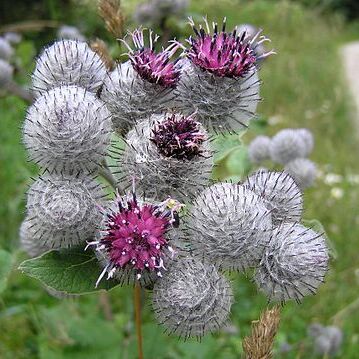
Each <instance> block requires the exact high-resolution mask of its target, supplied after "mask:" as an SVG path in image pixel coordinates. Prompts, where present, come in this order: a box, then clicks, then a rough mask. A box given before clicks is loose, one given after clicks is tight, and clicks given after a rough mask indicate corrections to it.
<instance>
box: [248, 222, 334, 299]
mask: <svg viewBox="0 0 359 359" xmlns="http://www.w3.org/2000/svg"><path fill="white" fill-rule="evenodd" d="M328 260H329V256H328V248H327V245H326V242H325V238H324V236H323V235H322V234H320V233H316V232H315V231H313V230H312V229H310V228H306V227H304V226H303V225H301V224H299V223H283V224H281V225H279V226H278V227H277V228H276V229H274V230H273V233H272V235H271V239H270V242H269V244H268V246H267V247H266V249H265V252H264V255H263V257H262V260H261V262H260V265H259V266H258V268H257V270H256V274H255V281H256V283H257V286H258V288H259V289H260V290H261V291H262V292H264V293H265V294H266V295H267V296H268V298H269V299H270V300H273V301H281V302H285V301H287V300H295V301H296V302H300V301H301V299H302V298H303V297H304V296H307V295H313V294H315V293H316V291H317V289H318V287H319V286H320V285H321V284H322V282H323V280H324V276H325V274H326V272H327V270H328Z"/></svg>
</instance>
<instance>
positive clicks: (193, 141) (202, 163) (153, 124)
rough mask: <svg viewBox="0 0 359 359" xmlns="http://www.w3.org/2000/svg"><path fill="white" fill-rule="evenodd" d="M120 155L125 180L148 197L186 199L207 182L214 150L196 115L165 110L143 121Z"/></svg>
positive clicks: (128, 137)
mask: <svg viewBox="0 0 359 359" xmlns="http://www.w3.org/2000/svg"><path fill="white" fill-rule="evenodd" d="M126 143H127V147H126V148H125V151H124V154H123V156H122V158H121V161H122V167H121V168H122V171H121V174H122V175H123V176H124V178H123V180H124V182H125V183H127V185H128V186H129V185H130V183H131V180H132V178H133V177H134V178H136V179H137V180H138V189H139V190H140V191H141V192H142V193H146V196H147V197H148V198H152V199H157V200H158V199H160V198H163V197H164V196H171V197H174V198H176V199H178V200H179V201H181V202H186V201H187V200H188V199H189V198H191V197H192V196H194V195H195V194H196V192H197V191H198V190H200V189H203V187H204V186H205V185H206V184H207V183H208V181H209V178H210V175H211V169H212V161H213V160H212V151H211V149H210V143H209V140H208V135H207V132H206V131H205V129H204V128H203V127H202V125H201V124H200V123H198V122H197V121H196V120H195V118H194V117H191V116H189V117H186V116H183V115H181V114H175V113H166V114H163V115H154V116H152V117H151V118H150V119H149V120H148V119H147V120H145V121H142V122H141V123H139V124H137V125H136V126H135V128H134V129H133V130H131V131H130V132H129V133H128V135H127V137H126Z"/></svg>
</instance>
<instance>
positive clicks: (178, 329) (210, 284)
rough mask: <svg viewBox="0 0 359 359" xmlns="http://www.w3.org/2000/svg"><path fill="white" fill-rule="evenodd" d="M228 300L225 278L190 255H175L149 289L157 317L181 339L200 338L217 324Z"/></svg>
mask: <svg viewBox="0 0 359 359" xmlns="http://www.w3.org/2000/svg"><path fill="white" fill-rule="evenodd" d="M232 301H233V294H232V290H231V287H230V284H229V282H228V281H227V279H226V278H225V277H224V276H222V275H221V274H220V273H218V271H217V269H216V268H215V266H214V265H213V264H212V263H210V262H207V261H202V260H200V259H199V258H195V257H191V256H188V257H179V258H178V259H177V260H176V261H175V262H174V263H173V264H172V266H171V268H169V271H168V272H167V273H166V275H165V276H164V277H163V278H162V279H161V280H158V281H157V282H156V283H155V286H154V290H153V309H154V311H155V315H156V318H157V320H158V321H159V322H160V323H161V324H162V325H163V326H164V327H165V328H166V331H167V332H169V333H174V334H177V335H179V336H180V337H182V338H184V339H186V338H189V337H197V338H198V339H200V338H201V337H202V336H203V335H204V334H205V333H208V332H213V331H215V330H217V329H218V328H219V327H221V326H222V325H223V324H224V323H225V322H226V321H227V318H228V316H229V313H230V310H231V304H232Z"/></svg>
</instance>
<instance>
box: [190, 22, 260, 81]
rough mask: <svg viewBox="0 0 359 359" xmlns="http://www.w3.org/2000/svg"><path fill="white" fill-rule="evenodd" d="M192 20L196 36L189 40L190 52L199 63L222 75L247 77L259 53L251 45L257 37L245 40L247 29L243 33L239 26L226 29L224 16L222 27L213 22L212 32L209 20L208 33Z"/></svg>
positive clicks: (209, 70) (217, 74) (200, 65)
mask: <svg viewBox="0 0 359 359" xmlns="http://www.w3.org/2000/svg"><path fill="white" fill-rule="evenodd" d="M190 23H191V25H192V28H193V31H194V32H195V35H196V36H195V37H192V36H191V37H190V38H189V40H188V42H189V43H190V45H191V47H190V48H189V49H188V52H187V56H188V58H189V59H190V60H191V61H192V63H194V64H195V65H196V66H198V67H200V68H201V69H203V70H205V71H208V72H211V73H213V74H214V75H216V76H219V77H234V78H237V77H244V75H245V74H246V73H248V71H249V70H250V69H251V68H252V67H253V66H254V65H255V63H256V56H255V53H254V52H253V50H252V48H251V46H250V45H251V43H252V42H253V41H255V38H253V40H251V41H248V42H244V39H245V35H246V32H245V31H244V32H242V33H240V34H237V29H234V30H233V32H232V33H228V32H225V31H226V21H225V19H224V21H223V26H222V30H221V31H218V25H217V24H213V35H212V34H211V33H210V29H209V26H208V23H207V22H206V26H207V33H206V31H205V30H204V29H203V28H202V27H200V29H199V30H198V29H197V28H196V26H195V24H194V22H193V21H192V20H191V22H190ZM258 35H259V33H258V34H257V36H258Z"/></svg>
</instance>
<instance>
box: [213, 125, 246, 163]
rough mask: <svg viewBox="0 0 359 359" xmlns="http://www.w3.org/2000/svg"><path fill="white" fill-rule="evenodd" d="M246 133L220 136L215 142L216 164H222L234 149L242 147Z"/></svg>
mask: <svg viewBox="0 0 359 359" xmlns="http://www.w3.org/2000/svg"><path fill="white" fill-rule="evenodd" d="M243 134H244V131H243V132H241V133H240V134H225V135H218V136H217V137H216V138H215V139H214V140H213V144H214V150H215V154H214V162H216V163H217V162H220V161H222V160H223V159H224V158H225V157H227V156H228V154H229V153H230V152H232V151H233V150H234V149H236V148H239V147H240V146H241V145H242V141H241V137H242V136H243Z"/></svg>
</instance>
